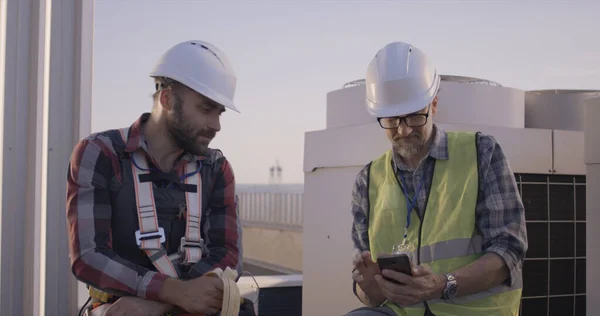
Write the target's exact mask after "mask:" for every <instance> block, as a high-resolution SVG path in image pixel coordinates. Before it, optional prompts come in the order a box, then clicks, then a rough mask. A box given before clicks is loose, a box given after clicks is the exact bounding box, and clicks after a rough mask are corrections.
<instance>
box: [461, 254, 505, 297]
mask: <svg viewBox="0 0 600 316" xmlns="http://www.w3.org/2000/svg"><path fill="white" fill-rule="evenodd" d="M454 276H455V278H456V282H457V285H458V293H457V295H456V296H457V297H460V296H465V295H470V294H474V293H479V292H482V291H485V290H487V289H490V288H492V287H494V286H496V285H498V284H500V283H502V282H504V281H505V280H506V279H507V278H508V277H509V272H508V267H507V266H506V264H505V262H504V260H503V259H502V258H501V257H500V256H498V255H497V254H495V253H487V254H485V255H483V256H482V257H481V258H479V259H478V260H476V261H474V262H472V263H471V264H469V265H467V266H465V267H463V268H460V269H458V270H456V271H454Z"/></svg>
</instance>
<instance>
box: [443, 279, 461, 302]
mask: <svg viewBox="0 0 600 316" xmlns="http://www.w3.org/2000/svg"><path fill="white" fill-rule="evenodd" d="M444 277H446V288H445V289H444V291H442V299H444V300H451V299H453V298H454V297H455V296H456V293H458V286H457V284H456V278H455V277H454V275H453V274H450V273H446V274H444Z"/></svg>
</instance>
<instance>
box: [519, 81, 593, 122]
mask: <svg viewBox="0 0 600 316" xmlns="http://www.w3.org/2000/svg"><path fill="white" fill-rule="evenodd" d="M599 96H600V91H593V90H540V91H527V92H526V93H525V127H527V128H544V129H556V130H570V131H583V120H584V112H585V111H584V102H585V101H586V100H588V99H590V98H594V97H599Z"/></svg>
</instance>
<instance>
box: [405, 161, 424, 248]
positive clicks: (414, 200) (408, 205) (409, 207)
mask: <svg viewBox="0 0 600 316" xmlns="http://www.w3.org/2000/svg"><path fill="white" fill-rule="evenodd" d="M400 181H401V182H402V190H403V191H404V198H405V199H406V208H407V209H406V227H405V228H404V239H402V246H405V245H406V238H407V236H408V227H409V226H410V213H411V212H412V209H413V208H414V207H415V205H416V203H417V198H418V196H419V191H420V190H421V185H422V184H423V182H424V181H423V179H421V181H419V184H418V185H417V189H416V190H415V194H414V195H413V198H412V202H411V201H410V200H411V199H409V198H408V191H407V190H406V181H405V180H404V176H403V175H402V172H400Z"/></svg>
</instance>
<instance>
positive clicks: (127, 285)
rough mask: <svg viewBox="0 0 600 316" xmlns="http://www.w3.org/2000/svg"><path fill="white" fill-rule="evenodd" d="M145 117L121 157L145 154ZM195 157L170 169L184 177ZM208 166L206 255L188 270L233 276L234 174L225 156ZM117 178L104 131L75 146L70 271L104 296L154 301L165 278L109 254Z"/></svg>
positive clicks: (236, 259) (237, 228)
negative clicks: (229, 272) (217, 271)
mask: <svg viewBox="0 0 600 316" xmlns="http://www.w3.org/2000/svg"><path fill="white" fill-rule="evenodd" d="M149 116H150V114H149V113H144V114H143V115H142V116H141V117H140V118H139V119H138V120H137V121H136V122H135V123H133V125H131V129H130V130H129V136H128V140H127V143H126V147H125V151H126V152H132V151H135V150H138V149H142V150H144V151H145V152H146V153H147V148H146V142H145V140H144V138H143V133H142V126H143V124H144V123H145V122H146V121H147V120H148V118H149ZM197 158H198V157H196V156H194V155H192V154H184V155H183V156H182V158H181V159H180V160H179V161H178V162H177V163H176V164H175V166H174V170H177V172H178V173H180V174H183V172H184V169H185V164H186V163H187V162H189V161H194V160H196V159H197ZM148 159H149V161H150V159H151V158H150V157H149V156H148ZM211 167H212V168H213V170H212V171H211V174H212V175H213V177H212V181H213V190H212V192H211V194H210V202H209V207H210V209H211V210H210V212H209V213H208V217H207V221H206V225H207V226H206V227H204V228H203V230H206V236H205V239H206V240H208V244H207V248H208V250H209V255H208V256H207V257H206V258H203V259H202V260H201V261H199V262H197V263H196V264H195V265H194V266H193V267H192V268H191V270H190V272H189V273H188V275H189V276H190V277H198V276H201V275H203V274H204V273H206V272H208V271H210V270H212V269H214V268H217V267H219V268H222V269H225V267H232V268H234V267H235V268H236V269H237V270H238V272H241V271H240V270H241V267H242V264H241V261H242V253H241V236H242V232H241V225H240V223H239V218H238V216H237V212H236V208H237V201H236V198H235V179H234V174H233V171H232V169H231V165H230V164H229V162H228V161H227V160H226V159H225V158H224V157H223V158H221V159H218V160H216V161H215V162H214V163H213V164H212V165H211ZM121 176H122V175H121V171H120V168H119V157H118V155H117V154H116V151H115V147H114V144H113V141H112V140H111V139H110V138H109V136H108V134H107V133H106V132H100V133H94V134H92V135H90V136H88V137H86V138H84V139H82V140H81V141H79V143H78V144H77V145H76V146H75V148H74V150H73V153H72V156H71V160H70V163H69V172H68V176H67V210H66V211H67V226H68V229H69V246H70V249H69V250H70V256H71V265H72V271H73V274H74V275H75V276H76V278H77V279H78V280H80V281H81V282H84V283H86V284H88V285H90V286H93V287H95V288H97V289H100V290H103V291H105V292H108V293H111V294H116V295H119V296H124V295H133V296H138V297H142V298H146V299H153V300H157V299H158V293H159V291H160V289H161V287H162V284H163V282H164V280H165V279H166V278H167V277H168V276H167V275H164V274H161V273H158V272H156V271H154V270H149V269H147V268H145V267H142V266H138V265H135V264H133V263H131V262H128V261H126V260H124V259H122V258H121V257H119V256H118V255H117V254H116V253H115V252H113V251H112V244H113V242H118V241H115V240H112V234H111V214H112V212H115V211H118V210H115V209H113V208H112V204H111V196H110V190H111V189H113V188H114V186H115V184H116V185H118V184H119V183H120V182H121ZM132 234H133V232H132Z"/></svg>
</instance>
